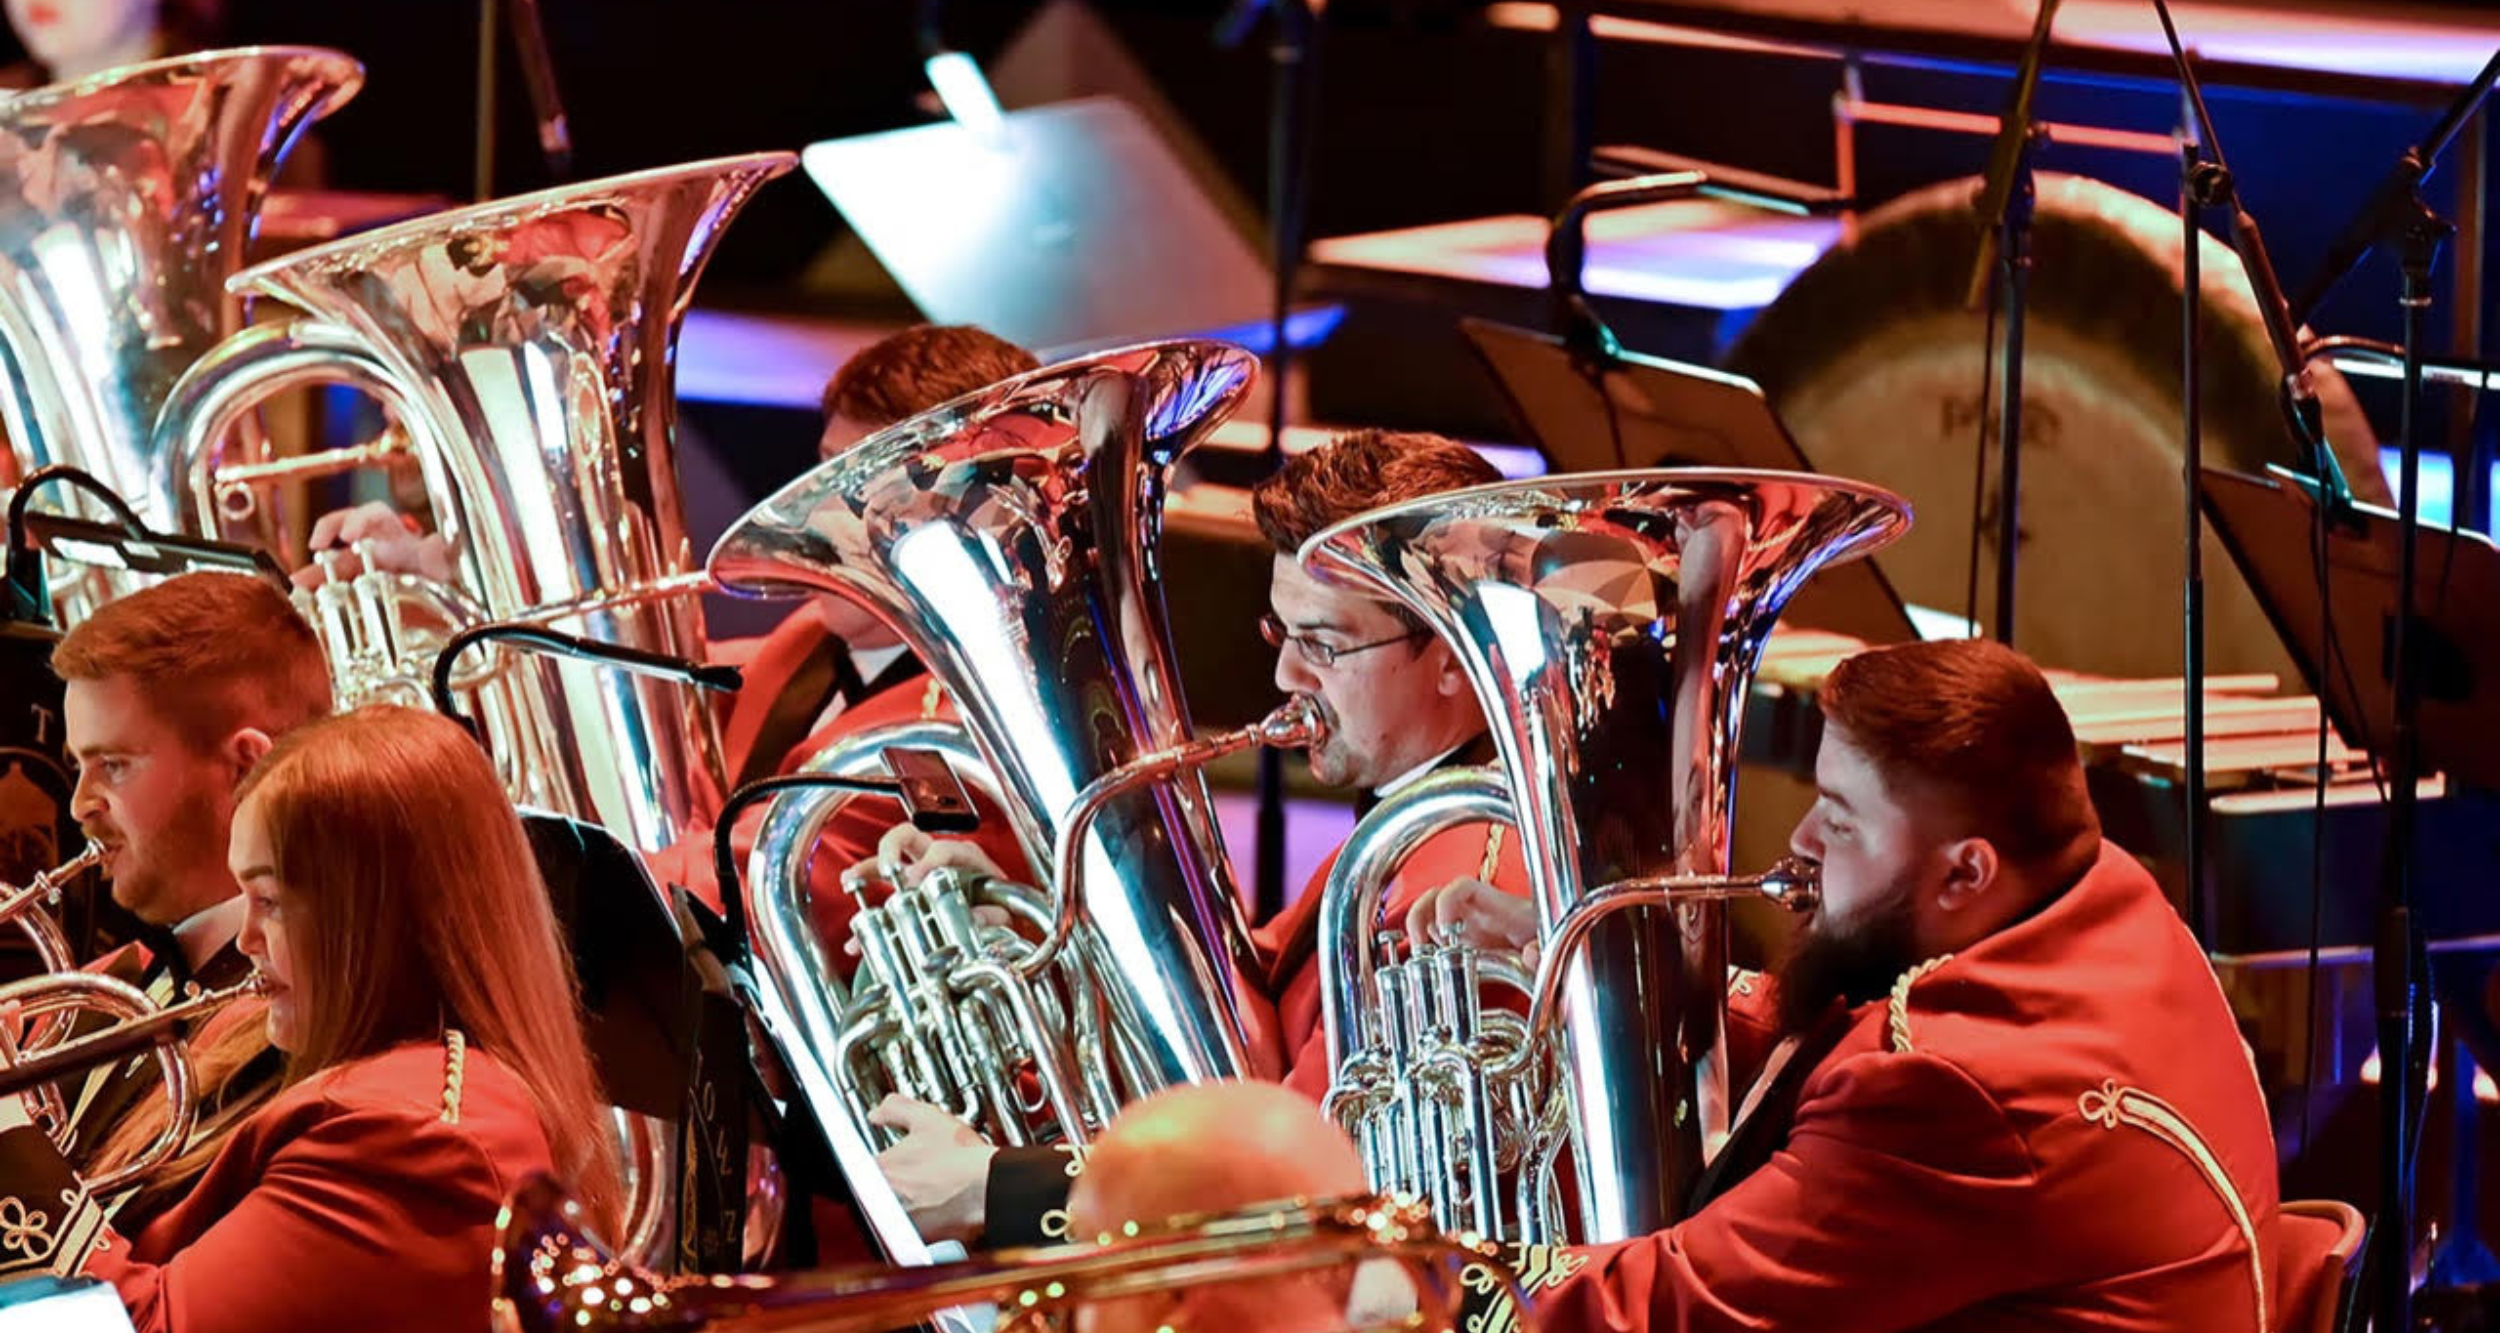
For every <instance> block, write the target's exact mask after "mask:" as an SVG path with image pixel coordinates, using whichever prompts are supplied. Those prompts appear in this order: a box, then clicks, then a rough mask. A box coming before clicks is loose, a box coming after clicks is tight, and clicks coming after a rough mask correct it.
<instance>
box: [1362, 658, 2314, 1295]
mask: <svg viewBox="0 0 2500 1333" xmlns="http://www.w3.org/2000/svg"><path fill="white" fill-rule="evenodd" d="M1821 698H1822V706H1823V712H1824V716H1825V720H1826V722H1825V730H1824V733H1823V741H1822V747H1821V750H1820V752H1819V754H1818V755H1817V757H1816V764H1815V780H1816V786H1817V789H1818V799H1817V800H1816V802H1815V804H1814V806H1813V808H1812V809H1811V810H1810V811H1809V812H1808V813H1807V815H1806V817H1805V818H1804V820H1803V821H1802V822H1801V823H1800V824H1799V825H1798V827H1797V830H1796V832H1795V834H1794V837H1793V841H1792V847H1793V849H1794V851H1795V852H1796V853H1797V854H1799V855H1801V856H1806V857H1810V858H1812V859H1814V860H1816V861H1818V862H1820V864H1821V867H1822V890H1823V895H1824V896H1823V905H1822V907H1821V908H1820V910H1819V911H1818V913H1817V914H1816V916H1815V918H1814V919H1813V920H1812V922H1811V924H1810V925H1808V926H1807V927H1806V928H1805V929H1804V930H1803V931H1802V933H1801V935H1800V938H1799V939H1798V940H1797V941H1796V943H1795V945H1794V948H1793V951H1792V952H1791V954H1790V955H1789V957H1788V958H1787V959H1786V960H1785V962H1784V964H1783V965H1782V966H1781V968H1780V969H1779V972H1778V975H1777V977H1776V979H1775V981H1774V982H1773V991H1774V993H1775V994H1776V1004H1775V1005H1771V1006H1768V1007H1770V1008H1772V1009H1774V1010H1775V1011H1776V1014H1777V1016H1778V1018H1779V1020H1780V1026H1781V1028H1782V1029H1783V1030H1784V1033H1785V1036H1784V1038H1783V1040H1782V1042H1781V1044H1780V1045H1779V1046H1778V1047H1776V1048H1775V1049H1774V1050H1773V1051H1772V1052H1771V1054H1770V1057H1769V1059H1768V1061H1767V1062H1766V1064H1765V1066H1764V1069H1763V1072H1762V1073H1761V1075H1760V1076H1759V1077H1758V1078H1757V1079H1756V1080H1755V1083H1754V1086H1753V1089H1752V1092H1751V1094H1750V1095H1749V1096H1748V1097H1747V1099H1746V1101H1745V1104H1744V1106H1743V1107H1742V1108H1741V1110H1740V1113H1739V1118H1738V1119H1737V1121H1736V1123H1735V1125H1734V1127H1733V1130H1732V1136H1731V1137H1730V1139H1729V1140H1728V1141H1727V1143H1726V1145H1725V1146H1724V1147H1723V1148H1721V1149H1720V1151H1719V1153H1718V1155H1717V1157H1716V1158H1715V1159H1713V1161H1712V1163H1711V1166H1710V1168H1709V1169H1708V1170H1707V1171H1706V1172H1705V1173H1704V1175H1703V1177H1702V1178H1701V1180H1700V1182H1699V1184H1698V1187H1697V1194H1698V1197H1697V1199H1696V1200H1695V1202H1696V1203H1697V1204H1698V1211H1696V1212H1694V1213H1692V1214H1691V1215H1690V1216H1689V1217H1688V1218H1687V1219H1686V1220H1685V1221H1684V1222H1683V1223H1681V1224H1680V1225H1678V1226H1676V1227H1675V1228H1673V1229H1672V1230H1670V1231H1667V1232H1664V1233H1661V1234H1657V1235H1652V1236H1645V1237H1641V1238H1638V1239H1635V1240H1631V1241H1628V1242H1624V1243H1620V1244H1615V1245H1606V1246H1597V1247H1591V1248H1589V1249H1586V1250H1577V1251H1572V1252H1570V1253H1568V1254H1560V1255H1552V1256H1547V1257H1545V1258H1544V1259H1542V1260H1541V1261H1539V1262H1537V1263H1535V1264H1533V1265H1525V1266H1523V1267H1531V1268H1533V1269H1534V1270H1535V1271H1539V1272H1542V1273H1545V1274H1547V1275H1548V1276H1549V1279H1550V1281H1549V1282H1548V1284H1547V1287H1548V1289H1547V1290H1545V1291H1543V1292H1542V1293H1539V1294H1537V1295H1535V1296H1534V1297H1533V1299H1535V1300H1536V1302H1537V1306H1538V1314H1539V1315H1540V1317H1541V1318H1542V1319H1543V1321H1544V1322H1545V1325H1546V1326H1547V1327H1549V1328H1553V1329H1558V1330H1565V1331H1570V1330H1597V1329H1644V1330H1657V1331H1659V1333H1664V1331H1665V1330H1684V1329H1736V1328H1763V1327H1782V1328H1785V1327H1797V1328H1805V1327H1813V1328H1818V1329H1835V1330H1859V1329H1868V1330H1872V1329H1930V1328H1933V1329H1942V1328H1982V1327H1985V1328H2003V1327H2010V1326H2020V1327H2025V1328H2072V1329H2084V1328H2090V1329H2143V1330H2154V1329H2163V1330H2189V1329H2206V1330H2210V1329H2249V1330H2262V1329H2267V1328H2271V1327H2273V1326H2274V1325H2273V1324H2272V1323H2270V1316H2269V1315H2268V1314H2267V1311H2268V1310H2269V1309H2270V1308H2271V1306H2270V1301H2271V1299H2272V1297H2273V1295H2274V1284H2275V1277H2276V1275H2275V1273H2274V1260H2275V1242H2276V1227H2277V1196H2276V1177H2275V1150H2274V1142H2273V1137H2272V1134H2271V1131H2270V1129H2269V1126H2268V1122H2267V1118H2266V1111H2265V1104H2264V1100H2263V1097H2262V1095H2261V1093H2260V1091H2259V1088H2258V1083H2257V1076H2256V1071H2255V1069H2254V1067H2253V1065H2252V1062H2251V1060H2250V1058H2249V1056H2248V1054H2247V1051H2246V1048H2245V1047H2244V1046H2243V1045H2242V1044H2241V1041H2240V1037H2239V1032H2238V1029H2237V1027H2236V1025H2235V1023H2234V1020H2233V1017H2232V1014H2231V1010H2230V1007H2229V1005H2228V1003H2227V1002H2226V1001H2225V999H2224V997H2223V994H2222V991H2221V988H2220V986H2219V984H2218V983H2217V982H2216V980H2215V978H2214V973H2213V970H2212V967H2211V966H2210V965H2209V964H2208V962H2207V961H2206V959H2205V956H2204V954H2203V953H2202V951H2201V950H2199V948H2198V947H2197V945H2196V942H2195V941H2194V939H2193V938H2192V937H2191V936H2190V935H2189V934H2188V932H2187V929H2186V927H2185V926H2184V924H2183V923H2182V922H2181V921H2180V920H2179V918H2178V915H2177V914H2176V912H2175V911H2173V910H2172V908H2171V906H2170V904H2169V902H2168V901H2167V900H2166V899H2165V898H2164V896H2163V895H2162V892H2161V890H2160V889H2159V887H2158V886H2157V885H2156V884H2155V883H2154V881H2153V879H2152V877H2151V875H2150V874H2149V873H2148V872H2146V870H2145V869H2144V868H2143V867H2142V866H2141V865H2140V864H2138V863H2137V862H2136V861H2135V860H2134V858H2133V857H2131V856H2129V855H2128V854H2127V853H2126V852H2125V851H2123V850H2121V849H2119V848H2118V847H2116V846H2114V845H2112V844H2110V843H2108V842H2106V841H2104V840H2103V839H2102V837H2101V834H2100V825H2099V820H2098V817H2097V816H2096V815H2095V813H2094V811H2093V809H2092V805H2091V802H2090V801H2089V799H2088V798H2087V796H2086V794H2085V790H2084V776H2083V770H2082V766H2081V763H2080V761H2079V760H2078V758H2077V755H2076V748H2075V740H2074V734H2073V731H2072V729H2071V728H2070V726H2069V725H2068V722H2067V719H2066V715H2065V712H2064V710H2063V709H2062V708H2061V707H2060V706H2059V704H2058V702H2057V699H2056V698H2055V696H2054V695H2052V694H2051V693H2050V691H2049V687H2048V684H2047V682H2046V681H2045V680H2043V679H2042V677H2041V675H2040V673H2039V672H2038V671H2037V670H2036V669H2035V668H2034V667H2033V666H2032V665H2031V663H2030V662H2029V661H2028V660H2026V659H2024V658H2023V657H2021V656H2020V655H2019V654H2017V653H2015V652H2014V651H2012V650H2011V649H2008V648H2004V647H2002V646H1999V645H1995V644H1990V643H1983V642H1946V643H1926V644H1915V645H1907V646H1902V647H1895V648H1887V649H1879V650H1875V651H1871V652H1867V653H1863V654H1860V655H1858V656H1856V657H1853V658H1849V659H1846V660H1844V661H1843V662H1842V663H1841V664H1840V665H1839V666H1838V668H1837V669H1835V670H1834V671H1833V673H1832V675H1831V677H1830V678H1829V680H1828V681H1827V682H1826V684H1825V685H1824V687H1823V690H1822V695H1821ZM1408 929H1409V930H1410V931H1413V932H1418V933H1421V932H1428V931H1429V932H1443V931H1453V930H1456V931H1463V932H1464V933H1466V934H1467V935H1469V936H1470V937H1472V938H1475V939H1478V940H1481V941H1497V942H1500V943H1503V944H1507V945H1514V946H1515V945H1520V944H1526V943H1530V942H1532V936H1533V934H1534V930H1535V927H1534V923H1533V917H1532V915H1531V914H1530V913H1528V912H1527V911H1526V910H1525V908H1524V905H1522V904H1518V903H1516V902H1514V901H1512V900H1511V899H1509V898H1507V897H1505V896H1504V895H1500V894H1491V893H1486V892H1484V891H1482V890H1481V889H1476V888H1472V887H1469V886H1458V887H1454V888H1452V889H1449V890H1446V891H1442V892H1437V893H1434V894H1432V895H1429V896H1427V897H1426V898H1425V899H1423V900H1422V901H1420V902H1418V903H1417V904H1416V905H1415V907H1414V908H1413V909H1412V911H1411V912H1410V914H1409V918H1408ZM1759 1003H1761V1001H1760V1000H1757V1004H1759Z"/></svg>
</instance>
